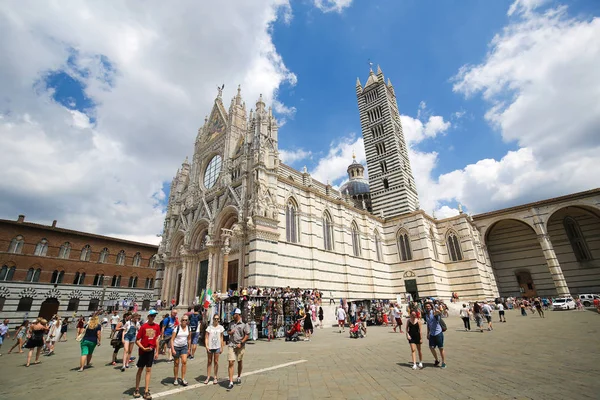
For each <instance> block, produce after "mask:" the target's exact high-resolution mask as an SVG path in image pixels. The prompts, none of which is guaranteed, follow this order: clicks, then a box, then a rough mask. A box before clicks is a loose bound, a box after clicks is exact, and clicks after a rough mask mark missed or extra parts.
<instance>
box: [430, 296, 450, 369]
mask: <svg viewBox="0 0 600 400" xmlns="http://www.w3.org/2000/svg"><path fill="white" fill-rule="evenodd" d="M441 320H442V310H441V309H440V308H436V309H435V310H434V309H433V304H432V303H431V302H427V303H425V322H427V339H428V340H429V349H430V350H431V354H433V357H434V358H435V363H434V366H436V367H437V366H438V365H440V360H439V359H438V355H437V353H436V351H435V348H436V347H437V348H438V349H439V350H440V357H441V359H442V365H441V366H440V367H441V368H446V352H445V351H444V332H443V326H442V322H441ZM443 325H444V326H445V323H444V324H443Z"/></svg>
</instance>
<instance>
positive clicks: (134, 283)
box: [127, 276, 138, 288]
mask: <svg viewBox="0 0 600 400" xmlns="http://www.w3.org/2000/svg"><path fill="white" fill-rule="evenodd" d="M137 280H138V278H137V276H130V277H129V284H128V285H127V286H128V287H130V288H135V287H137Z"/></svg>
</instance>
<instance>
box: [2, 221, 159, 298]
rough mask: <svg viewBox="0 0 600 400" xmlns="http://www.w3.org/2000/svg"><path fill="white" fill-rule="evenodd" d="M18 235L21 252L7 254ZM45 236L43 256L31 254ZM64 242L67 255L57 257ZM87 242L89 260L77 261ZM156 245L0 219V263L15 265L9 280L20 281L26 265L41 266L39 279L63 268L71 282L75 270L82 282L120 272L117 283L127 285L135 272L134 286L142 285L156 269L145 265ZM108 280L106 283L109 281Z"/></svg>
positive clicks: (27, 268) (87, 283) (43, 278)
mask: <svg viewBox="0 0 600 400" xmlns="http://www.w3.org/2000/svg"><path fill="white" fill-rule="evenodd" d="M18 235H21V236H23V239H24V241H25V243H24V245H23V249H22V251H21V254H10V253H8V248H9V246H10V242H11V240H12V239H13V238H15V237H16V236H18ZM42 239H46V240H48V251H47V252H46V256H43V257H41V256H34V255H33V254H34V250H35V248H36V245H37V244H38V243H39V242H40V241H41V240H42ZM65 242H69V243H70V244H71V252H70V254H69V259H62V258H58V253H59V249H60V247H61V245H62V244H63V243H65ZM85 245H90V247H91V249H92V254H91V257H90V261H89V262H88V261H80V260H79V257H80V255H81V249H82V248H83V247H84V246H85ZM105 247H106V248H108V250H109V256H108V258H107V262H106V263H99V262H98V260H99V258H100V252H101V251H102V249H104V248H105ZM121 250H124V251H125V265H117V264H116V262H117V254H118V253H119V251H121ZM157 250H158V248H157V246H153V245H145V244H142V243H135V242H129V241H125V240H120V239H115V238H107V237H102V236H97V235H92V234H84V233H82V232H74V231H65V230H62V229H60V228H53V227H51V226H43V225H37V224H29V223H26V222H25V223H16V222H12V221H2V220H0V267H1V266H3V265H7V266H8V267H11V266H16V268H17V269H16V271H15V275H14V278H13V280H14V281H23V280H24V279H25V277H26V276H27V271H28V270H29V268H34V269H37V268H41V269H42V273H41V276H40V280H39V282H46V283H49V282H51V279H52V273H53V272H54V271H55V270H58V271H65V275H64V278H63V281H62V283H65V284H73V280H74V279H75V274H76V273H77V272H80V273H81V272H85V274H86V277H85V282H84V284H85V285H92V283H93V282H94V275H96V274H101V275H102V274H104V276H108V277H112V276H113V275H121V287H127V286H128V284H129V277H130V276H133V275H137V277H138V282H137V288H142V289H143V288H144V285H145V281H146V278H153V279H154V278H155V275H156V270H155V269H153V268H149V263H150V258H151V257H152V256H153V255H154V254H156V252H157ZM137 252H139V253H140V254H141V261H140V266H139V267H134V266H133V257H134V255H135V254H136V253H137ZM110 283H111V282H110V281H109V282H108V284H109V285H110Z"/></svg>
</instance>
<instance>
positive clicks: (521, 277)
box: [486, 219, 556, 297]
mask: <svg viewBox="0 0 600 400" xmlns="http://www.w3.org/2000/svg"><path fill="white" fill-rule="evenodd" d="M486 236H487V237H486V245H487V248H488V253H489V256H490V259H491V262H492V268H493V270H494V274H495V275H496V282H497V284H498V291H499V293H500V296H502V297H509V296H513V297H520V296H527V297H531V296H555V295H556V287H555V284H554V281H553V280H552V276H551V274H550V270H549V268H548V264H547V262H546V258H545V257H544V253H543V251H542V247H541V245H540V242H539V240H538V237H537V235H536V233H535V231H534V230H533V228H531V227H530V226H529V225H527V224H525V223H523V222H521V221H517V220H513V219H507V220H502V221H498V222H497V223H495V224H494V225H493V226H492V227H491V228H490V229H489V230H488V233H487V235H486Z"/></svg>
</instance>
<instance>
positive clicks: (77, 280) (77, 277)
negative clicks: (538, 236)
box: [73, 272, 97, 285]
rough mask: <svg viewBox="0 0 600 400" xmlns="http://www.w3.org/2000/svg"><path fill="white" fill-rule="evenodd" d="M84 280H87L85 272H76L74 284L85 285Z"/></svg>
mask: <svg viewBox="0 0 600 400" xmlns="http://www.w3.org/2000/svg"><path fill="white" fill-rule="evenodd" d="M96 276H97V275H96ZM84 282H85V272H81V273H79V272H77V273H76V274H75V279H73V285H83V283H84Z"/></svg>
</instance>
